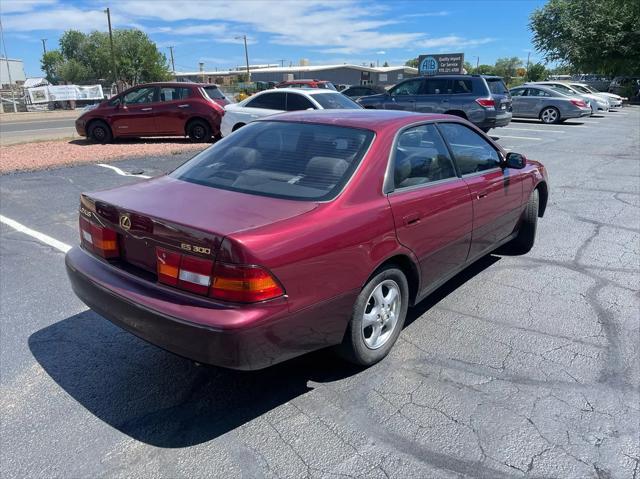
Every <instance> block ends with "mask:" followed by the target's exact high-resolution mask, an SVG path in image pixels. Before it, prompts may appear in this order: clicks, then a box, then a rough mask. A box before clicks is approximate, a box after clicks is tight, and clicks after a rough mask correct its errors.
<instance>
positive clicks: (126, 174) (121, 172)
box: [96, 163, 151, 179]
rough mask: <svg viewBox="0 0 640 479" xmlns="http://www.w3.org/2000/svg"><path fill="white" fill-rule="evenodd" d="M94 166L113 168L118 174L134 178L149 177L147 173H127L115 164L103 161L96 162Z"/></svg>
mask: <svg viewBox="0 0 640 479" xmlns="http://www.w3.org/2000/svg"><path fill="white" fill-rule="evenodd" d="M96 166H102V167H103V168H109V169H110V170H113V171H115V172H116V173H118V174H119V175H120V176H134V177H136V178H147V179H148V178H151V177H150V176H147V175H135V174H133V173H127V172H126V171H123V170H121V169H120V168H118V167H117V166H112V165H105V164H104V163H98V164H97V165H96Z"/></svg>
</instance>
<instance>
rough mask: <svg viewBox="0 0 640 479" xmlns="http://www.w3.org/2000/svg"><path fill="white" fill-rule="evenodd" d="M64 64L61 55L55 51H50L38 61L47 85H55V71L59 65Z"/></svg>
mask: <svg viewBox="0 0 640 479" xmlns="http://www.w3.org/2000/svg"><path fill="white" fill-rule="evenodd" d="M62 62H64V58H63V56H62V53H60V52H59V51H57V50H50V51H48V52H47V53H45V54H43V55H42V58H41V59H40V69H41V70H42V71H43V72H44V73H45V76H46V78H47V80H48V81H49V83H57V82H58V77H57V71H58V67H59V65H60V64H61V63H62Z"/></svg>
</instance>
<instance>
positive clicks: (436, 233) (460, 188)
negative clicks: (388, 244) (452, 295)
mask: <svg viewBox="0 0 640 479" xmlns="http://www.w3.org/2000/svg"><path fill="white" fill-rule="evenodd" d="M388 198H389V203H390V204H391V209H392V211H393V216H394V221H395V225H396V233H397V235H398V240H399V241H400V243H402V244H403V245H404V246H406V247H407V248H409V249H410V250H411V251H413V253H414V254H415V255H416V257H417V258H418V262H419V266H420V276H421V291H422V290H424V289H428V288H429V287H430V286H431V285H432V284H434V283H435V282H437V281H438V280H439V279H440V278H442V277H443V276H445V275H447V274H449V273H450V272H451V271H453V270H455V269H457V268H459V267H460V266H462V264H463V263H464V262H465V260H466V259H467V254H468V252H469V246H470V244H471V228H472V223H473V210H472V203H471V195H470V193H469V187H468V186H467V184H466V183H465V182H464V181H463V180H462V179H460V178H454V179H451V180H447V181H443V182H441V183H436V184H433V185H425V186H421V187H419V188H415V189H406V190H397V191H395V192H393V193H391V194H389V196H388Z"/></svg>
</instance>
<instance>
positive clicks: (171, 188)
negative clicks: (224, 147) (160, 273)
mask: <svg viewBox="0 0 640 479" xmlns="http://www.w3.org/2000/svg"><path fill="white" fill-rule="evenodd" d="M316 206H317V203H315V202H307V201H292V200H283V199H277V198H265V197H262V196H261V197H257V196H254V195H250V194H246V193H239V192H234V191H227V190H222V189H218V188H211V187H207V186H201V185H197V184H193V183H187V182H185V181H181V180H177V179H174V178H170V177H167V176H163V177H160V178H157V179H152V180H149V181H143V182H140V183H137V184H135V185H128V186H124V187H120V188H116V189H112V190H106V191H100V192H95V193H88V194H83V195H82V197H81V217H82V216H84V217H85V218H87V219H89V221H91V222H95V223H98V224H99V225H102V226H104V227H107V228H109V229H111V230H114V231H115V232H116V233H117V236H118V244H119V247H120V255H119V258H118V261H119V262H120V263H121V264H122V266H123V267H128V266H130V267H132V268H134V269H136V268H137V269H139V270H142V271H139V273H141V274H143V273H145V272H146V273H149V274H155V272H156V262H157V260H156V248H157V247H160V248H165V249H169V250H175V251H177V252H181V253H184V254H191V255H194V256H198V257H201V258H207V259H210V260H215V257H216V254H217V252H218V250H219V249H220V245H221V243H222V240H223V239H224V237H225V236H228V235H230V234H233V233H236V232H239V231H244V230H249V229H253V228H258V227H260V226H264V225H266V224H273V223H276V222H278V221H282V220H286V219H289V218H291V217H294V216H297V215H300V214H303V213H306V212H308V211H311V210H312V209H314V208H315V207H316Z"/></svg>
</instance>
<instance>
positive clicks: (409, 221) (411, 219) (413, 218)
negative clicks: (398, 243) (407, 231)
mask: <svg viewBox="0 0 640 479" xmlns="http://www.w3.org/2000/svg"><path fill="white" fill-rule="evenodd" d="M402 221H404V224H405V225H406V226H411V225H415V224H416V223H419V222H420V214H419V213H411V214H410V215H407V216H405V217H403V218H402Z"/></svg>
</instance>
